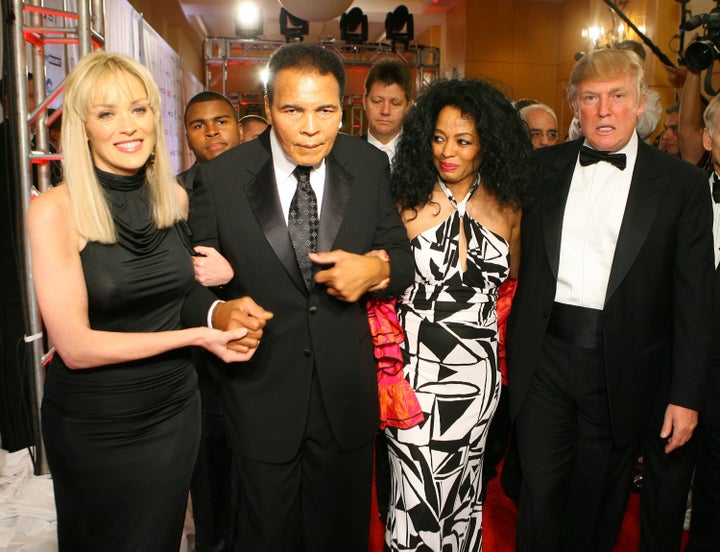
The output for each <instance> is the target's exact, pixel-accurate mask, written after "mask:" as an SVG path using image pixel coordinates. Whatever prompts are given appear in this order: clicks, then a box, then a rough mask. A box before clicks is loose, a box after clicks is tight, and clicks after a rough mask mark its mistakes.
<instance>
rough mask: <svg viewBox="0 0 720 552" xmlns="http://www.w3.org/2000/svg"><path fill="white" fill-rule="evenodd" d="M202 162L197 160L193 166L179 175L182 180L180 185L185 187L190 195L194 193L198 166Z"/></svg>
mask: <svg viewBox="0 0 720 552" xmlns="http://www.w3.org/2000/svg"><path fill="white" fill-rule="evenodd" d="M199 166H200V164H199V163H198V162H197V161H195V163H193V164H192V166H191V167H190V168H189V169H187V170H185V171H183V172H181V173H180V174H179V175H177V179H178V181H179V182H180V185H181V186H182V187H183V188H185V191H186V192H187V194H188V197H192V194H193V185H194V183H195V177H196V176H197V171H198V167H199Z"/></svg>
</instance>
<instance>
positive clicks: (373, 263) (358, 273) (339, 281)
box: [196, 248, 390, 356]
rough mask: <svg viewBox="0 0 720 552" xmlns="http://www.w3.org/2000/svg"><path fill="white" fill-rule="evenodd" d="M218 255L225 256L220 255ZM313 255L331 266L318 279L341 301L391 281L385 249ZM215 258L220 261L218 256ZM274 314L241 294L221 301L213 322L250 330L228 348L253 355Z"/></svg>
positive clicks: (208, 253)
mask: <svg viewBox="0 0 720 552" xmlns="http://www.w3.org/2000/svg"><path fill="white" fill-rule="evenodd" d="M204 249H205V248H204ZM207 249H209V248H207ZM213 252H214V250H212V251H201V253H203V254H205V255H207V256H209V257H212V253H213ZM218 256H219V257H220V259H222V257H221V256H220V255H219V254H218ZM309 257H310V260H311V261H313V262H314V263H316V264H318V265H324V266H327V267H328V268H324V269H322V270H320V271H318V272H317V274H316V275H315V281H316V282H317V283H319V284H323V285H324V286H325V287H326V288H327V293H328V295H330V296H332V297H335V298H336V299H339V300H340V301H346V302H350V303H352V302H355V301H357V300H359V299H360V298H361V297H362V296H363V295H364V294H365V293H366V292H374V291H380V290H382V289H384V288H386V287H387V286H388V284H389V283H390V263H389V262H388V261H389V257H388V255H387V253H386V252H385V251H383V250H374V251H369V252H367V253H366V254H365V255H358V254H356V253H349V252H347V251H344V250H342V249H336V250H333V251H327V252H323V253H310V255H309ZM213 260H214V261H217V259H213ZM222 260H223V261H224V259H222ZM226 262H227V261H226ZM196 270H197V267H196ZM208 280H210V281H212V282H213V284H215V285H217V283H225V282H226V281H227V279H226V278H222V279H215V280H211V279H210V278H208V279H207V280H206V281H208ZM221 280H224V281H221ZM216 282H217V283H216ZM213 284H210V285H213ZM272 317H273V313H272V312H270V311H267V310H265V309H264V308H262V307H261V306H260V305H258V304H257V303H256V302H255V301H253V299H252V298H250V297H240V298H239V299H233V300H230V301H227V302H225V303H219V304H218V305H217V306H216V307H215V310H214V311H213V314H212V325H213V327H214V328H218V329H220V330H233V329H236V328H245V329H247V334H246V335H245V336H244V337H242V338H241V339H238V340H235V341H231V342H229V343H228V348H229V349H231V350H233V351H236V352H239V353H243V354H245V353H248V352H251V355H250V356H252V354H254V351H255V349H257V347H258V345H259V344H260V340H261V338H262V335H263V328H264V327H265V324H266V323H267V322H268V320H270V319H271V318H272Z"/></svg>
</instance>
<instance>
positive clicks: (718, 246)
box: [709, 173, 720, 268]
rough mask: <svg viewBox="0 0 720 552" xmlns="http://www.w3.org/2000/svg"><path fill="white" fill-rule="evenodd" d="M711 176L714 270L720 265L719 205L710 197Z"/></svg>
mask: <svg viewBox="0 0 720 552" xmlns="http://www.w3.org/2000/svg"><path fill="white" fill-rule="evenodd" d="M713 176H715V173H712V174H711V175H710V181H709V182H710V201H712V207H713V251H714V252H715V268H717V267H718V264H720V203H715V200H714V199H713V197H712V186H713Z"/></svg>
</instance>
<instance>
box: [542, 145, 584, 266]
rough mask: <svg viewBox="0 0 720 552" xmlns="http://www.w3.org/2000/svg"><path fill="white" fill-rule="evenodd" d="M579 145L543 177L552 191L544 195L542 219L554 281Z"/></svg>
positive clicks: (557, 161)
mask: <svg viewBox="0 0 720 552" xmlns="http://www.w3.org/2000/svg"><path fill="white" fill-rule="evenodd" d="M581 143H582V141H578V143H577V148H572V149H570V150H569V152H570V153H569V154H568V155H566V156H564V157H562V158H558V159H557V160H556V161H555V163H554V164H553V166H552V169H549V170H548V173H550V171H551V170H553V169H554V171H555V172H554V173H552V174H546V175H543V182H544V183H545V185H548V184H547V183H550V185H551V186H552V189H550V190H548V192H547V193H546V194H545V199H544V202H543V214H542V217H543V235H544V238H545V251H546V253H547V257H548V261H549V263H550V269H551V270H552V273H553V277H554V278H555V280H557V276H558V266H559V264H560V242H561V238H562V225H563V217H564V215H565V204H566V203H567V196H568V192H569V191H570V182H571V181H572V176H573V171H574V169H575V161H576V160H577V154H578V151H579V149H580V145H581Z"/></svg>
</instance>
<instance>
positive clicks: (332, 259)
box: [310, 249, 390, 303]
mask: <svg viewBox="0 0 720 552" xmlns="http://www.w3.org/2000/svg"><path fill="white" fill-rule="evenodd" d="M383 253H384V252H383V251H374V252H370V253H369V254H367V255H358V254H356V253H349V252H347V251H343V250H342V249H336V250H334V251H328V252H325V253H310V260H311V261H312V262H314V263H315V264H319V265H329V267H328V268H326V269H322V270H320V271H319V272H318V273H317V274H316V275H315V281H316V282H317V283H318V284H323V285H324V286H326V287H327V292H328V295H331V296H333V297H335V298H336V299H339V300H340V301H346V302H348V303H354V302H355V301H357V300H359V299H360V298H361V297H362V296H363V295H364V294H365V293H366V292H368V291H378V290H380V289H383V288H384V287H387V284H388V282H389V278H390V263H389V262H388V260H387V254H384V255H383Z"/></svg>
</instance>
